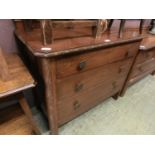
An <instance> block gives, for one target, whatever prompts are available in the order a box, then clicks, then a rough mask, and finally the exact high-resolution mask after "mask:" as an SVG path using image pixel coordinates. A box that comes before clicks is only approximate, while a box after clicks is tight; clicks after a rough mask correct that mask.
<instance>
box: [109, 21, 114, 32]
mask: <svg viewBox="0 0 155 155" xmlns="http://www.w3.org/2000/svg"><path fill="white" fill-rule="evenodd" d="M113 22H114V19H110V20H109V23H108V30H110V29H111V26H112V24H113Z"/></svg>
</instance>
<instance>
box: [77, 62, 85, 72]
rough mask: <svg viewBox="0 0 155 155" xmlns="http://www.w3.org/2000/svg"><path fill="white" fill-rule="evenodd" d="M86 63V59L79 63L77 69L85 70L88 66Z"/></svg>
mask: <svg viewBox="0 0 155 155" xmlns="http://www.w3.org/2000/svg"><path fill="white" fill-rule="evenodd" d="M86 64H87V63H86V61H82V62H80V63H79V65H78V67H77V69H78V70H79V71H81V70H83V69H84V68H85V67H86Z"/></svg>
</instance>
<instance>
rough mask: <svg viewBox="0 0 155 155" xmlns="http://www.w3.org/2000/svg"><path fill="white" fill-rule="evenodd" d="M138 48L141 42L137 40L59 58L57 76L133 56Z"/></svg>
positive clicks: (64, 75) (67, 74)
mask: <svg viewBox="0 0 155 155" xmlns="http://www.w3.org/2000/svg"><path fill="white" fill-rule="evenodd" d="M138 48H139V42H136V43H130V44H126V45H121V46H117V47H113V48H106V49H98V50H96V51H91V52H89V53H82V54H78V55H74V56H67V57H63V58H59V59H57V63H56V70H57V73H56V74H57V78H61V77H66V76H69V75H72V74H75V73H80V72H83V71H86V70H89V69H92V68H96V67H99V66H102V65H105V64H109V63H112V62H116V61H119V60H123V59H127V58H129V57H133V56H134V55H135V54H136V52H137V50H138Z"/></svg>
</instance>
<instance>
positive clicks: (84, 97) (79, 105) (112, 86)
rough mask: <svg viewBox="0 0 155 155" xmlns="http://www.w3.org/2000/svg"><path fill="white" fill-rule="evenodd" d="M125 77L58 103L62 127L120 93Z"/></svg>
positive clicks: (59, 120)
mask: <svg viewBox="0 0 155 155" xmlns="http://www.w3.org/2000/svg"><path fill="white" fill-rule="evenodd" d="M123 82H124V76H121V77H120V78H119V79H117V80H114V81H110V80H109V81H108V82H107V83H103V84H102V85H100V86H97V87H93V88H92V89H89V90H87V91H85V92H82V93H79V94H77V95H75V96H73V97H67V98H65V99H63V100H60V101H59V102H58V105H57V107H58V122H59V125H62V124H64V123H66V122H68V121H70V120H72V119H73V118H75V117H76V116H78V115H80V114H82V113H83V112H86V111H88V110H89V109H91V108H92V107H94V106H95V105H97V104H99V103H100V102H102V101H103V100H105V99H106V98H108V97H110V96H113V95H115V94H116V93H117V92H119V90H120V88H121V86H122V83H123Z"/></svg>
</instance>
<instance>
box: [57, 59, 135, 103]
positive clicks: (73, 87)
mask: <svg viewBox="0 0 155 155" xmlns="http://www.w3.org/2000/svg"><path fill="white" fill-rule="evenodd" d="M132 60H133V58H129V59H127V60H124V61H119V62H115V63H112V64H108V65H105V66H101V67H98V68H96V69H93V70H89V71H87V72H82V73H79V74H76V75H73V76H69V77H66V78H63V79H58V80H57V98H58V100H61V99H63V98H65V97H69V96H74V95H76V94H79V93H83V92H85V91H87V90H89V89H91V88H94V87H97V86H99V85H102V84H103V83H107V82H109V81H115V80H117V79H119V77H120V76H124V79H125V78H126V76H127V73H128V71H129V68H130V65H131V63H132Z"/></svg>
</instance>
